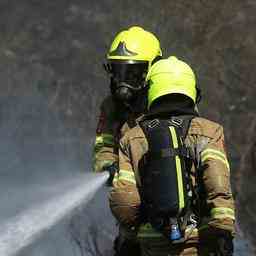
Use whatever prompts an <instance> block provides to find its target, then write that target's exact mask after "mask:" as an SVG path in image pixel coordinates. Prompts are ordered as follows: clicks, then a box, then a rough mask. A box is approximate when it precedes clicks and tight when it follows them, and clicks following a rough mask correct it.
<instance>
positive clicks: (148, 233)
mask: <svg viewBox="0 0 256 256" xmlns="http://www.w3.org/2000/svg"><path fill="white" fill-rule="evenodd" d="M185 233H186V235H189V236H191V235H192V236H197V235H198V229H197V228H194V227H193V228H192V227H187V228H186V230H185ZM163 237H164V235H163V234H162V233H160V232H158V231H156V230H155V229H154V228H153V227H152V226H151V224H150V223H146V224H144V225H141V226H140V228H139V231H138V234H137V238H140V239H143V238H163Z"/></svg>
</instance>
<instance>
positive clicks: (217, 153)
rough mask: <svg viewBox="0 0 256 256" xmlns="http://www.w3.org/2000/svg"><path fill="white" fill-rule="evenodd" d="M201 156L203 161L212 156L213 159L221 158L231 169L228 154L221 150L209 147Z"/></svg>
mask: <svg viewBox="0 0 256 256" xmlns="http://www.w3.org/2000/svg"><path fill="white" fill-rule="evenodd" d="M201 156H202V162H204V161H206V160H208V159H210V158H213V159H217V160H220V161H221V162H223V163H224V164H225V165H226V166H227V168H228V169H230V167H229V163H228V160H227V157H226V155H225V154H224V153H222V152H221V151H219V150H215V149H210V148H208V149H205V150H204V151H203V152H202V153H201Z"/></svg>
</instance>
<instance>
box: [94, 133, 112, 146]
mask: <svg viewBox="0 0 256 256" xmlns="http://www.w3.org/2000/svg"><path fill="white" fill-rule="evenodd" d="M97 144H106V145H111V146H112V145H114V136H113V135H111V134H107V133H103V134H101V135H97V136H96V140H95V145H97Z"/></svg>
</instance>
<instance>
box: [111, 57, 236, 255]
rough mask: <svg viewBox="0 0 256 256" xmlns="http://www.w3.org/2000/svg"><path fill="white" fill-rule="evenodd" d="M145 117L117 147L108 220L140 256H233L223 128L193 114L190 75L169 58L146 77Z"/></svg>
mask: <svg viewBox="0 0 256 256" xmlns="http://www.w3.org/2000/svg"><path fill="white" fill-rule="evenodd" d="M147 81H148V109H149V110H148V113H147V114H146V115H145V116H144V117H143V118H139V119H137V126H135V127H134V128H132V129H131V130H129V131H127V132H126V134H125V135H124V136H123V137H122V139H121V140H120V146H119V147H120V149H119V171H118V172H117V173H116V175H115V178H114V181H113V188H112V190H111V192H110V199H109V200H110V207H111V210H112V213H113V215H114V216H115V217H116V219H117V220H118V221H119V222H120V223H121V225H122V226H123V227H125V228H126V229H127V230H133V231H134V232H136V234H137V239H138V241H139V243H140V246H141V252H142V255H143V256H155V255H157V256H158V255H161V256H167V255H170V256H171V255H187V256H188V255H193V256H194V255H203V256H206V255H215V256H217V255H222V256H224V255H225V256H230V255H233V243H232V240H233V236H234V216H235V215H234V203H233V198H232V193H231V188H230V167H229V163H228V160H227V155H226V151H225V146H224V134H223V128H222V126H221V125H220V124H218V123H215V122H212V121H210V120H208V119H205V118H202V117H199V116H198V114H197V112H196V111H195V110H194V109H195V108H194V107H195V104H196V102H197V88H196V79H195V75H194V72H193V71H192V69H191V68H190V67H189V65H187V64H186V63H185V62H183V61H181V60H179V59H177V58H176V57H174V56H172V57H170V58H168V59H162V60H159V61H158V62H157V63H155V64H154V65H153V66H152V67H151V68H150V70H149V73H148V75H147Z"/></svg>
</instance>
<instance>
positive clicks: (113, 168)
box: [103, 162, 118, 187]
mask: <svg viewBox="0 0 256 256" xmlns="http://www.w3.org/2000/svg"><path fill="white" fill-rule="evenodd" d="M103 171H106V172H108V173H109V177H108V180H107V182H106V185H107V186H109V187H111V186H112V185H113V179H114V176H115V173H116V172H117V171H118V163H117V162H114V163H113V164H111V165H108V166H106V167H103Z"/></svg>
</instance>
